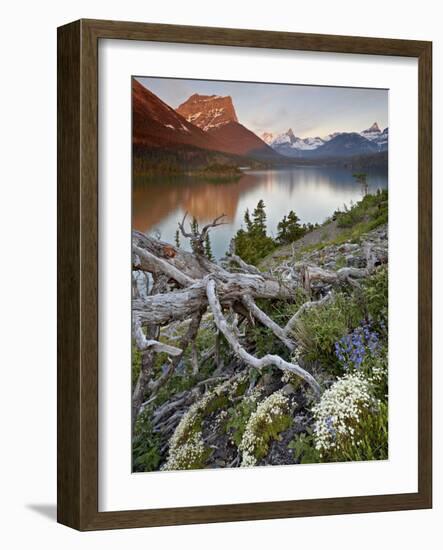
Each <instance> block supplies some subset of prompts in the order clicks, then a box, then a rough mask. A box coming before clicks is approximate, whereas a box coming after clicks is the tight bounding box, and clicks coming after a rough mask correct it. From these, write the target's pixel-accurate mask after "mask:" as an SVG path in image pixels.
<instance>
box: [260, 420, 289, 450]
mask: <svg viewBox="0 0 443 550" xmlns="http://www.w3.org/2000/svg"><path fill="white" fill-rule="evenodd" d="M291 424H292V418H291V416H290V415H289V414H276V415H275V416H274V417H273V419H272V422H268V421H264V422H263V423H262V424H261V429H258V430H257V432H256V435H257V441H256V444H255V458H256V459H257V460H260V459H261V458H263V457H265V456H266V455H267V454H268V450H269V445H270V443H271V442H272V441H273V440H278V439H279V438H280V434H281V432H284V431H285V430H287V429H288V428H289V427H290V426H291Z"/></svg>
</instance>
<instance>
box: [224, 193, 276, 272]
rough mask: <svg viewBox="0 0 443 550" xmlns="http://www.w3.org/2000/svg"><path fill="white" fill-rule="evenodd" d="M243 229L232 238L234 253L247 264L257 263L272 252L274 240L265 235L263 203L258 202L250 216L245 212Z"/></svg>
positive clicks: (274, 244) (274, 245)
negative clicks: (233, 240)
mask: <svg viewBox="0 0 443 550" xmlns="http://www.w3.org/2000/svg"><path fill="white" fill-rule="evenodd" d="M244 221H245V227H246V229H243V228H241V229H239V230H238V231H237V233H236V235H235V237H234V239H235V250H236V253H237V254H238V255H239V256H240V257H241V258H243V260H244V261H245V262H247V263H249V264H253V265H257V264H258V262H259V261H260V260H261V259H262V258H264V257H265V256H267V255H268V254H269V253H270V252H272V251H273V250H274V249H275V247H276V246H277V245H276V243H275V241H274V239H272V237H269V236H268V235H267V234H266V212H265V203H264V202H263V201H262V200H260V201H259V202H258V203H257V206H256V208H255V209H254V212H253V214H252V218H251V216H250V213H249V210H246V212H245V217H244Z"/></svg>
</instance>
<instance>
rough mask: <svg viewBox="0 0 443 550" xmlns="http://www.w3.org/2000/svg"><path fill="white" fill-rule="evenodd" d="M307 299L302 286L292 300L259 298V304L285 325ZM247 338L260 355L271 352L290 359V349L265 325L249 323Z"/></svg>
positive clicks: (272, 317) (263, 309) (255, 351)
mask: <svg viewBox="0 0 443 550" xmlns="http://www.w3.org/2000/svg"><path fill="white" fill-rule="evenodd" d="M307 299H308V298H307V294H306V292H305V291H304V290H303V289H302V288H297V290H296V293H295V295H294V299H293V300H292V301H287V300H258V301H257V305H258V307H260V309H261V310H262V311H264V312H265V313H266V314H267V315H268V316H269V317H270V318H271V319H272V320H273V321H275V322H276V323H277V324H278V325H280V326H285V325H286V323H287V322H288V321H289V319H290V318H291V317H292V316H293V315H294V313H296V312H297V311H298V309H299V308H300V306H301V305H302V304H303V303H304V302H306V300H307ZM246 339H247V341H248V344H249V346H250V348H251V349H253V350H254V353H255V354H256V355H257V356H258V357H263V355H266V354H267V353H271V354H276V355H280V357H282V358H284V359H288V360H289V351H288V349H287V348H286V346H285V345H284V344H283V343H282V342H281V340H279V339H278V338H277V337H276V336H275V335H274V333H273V332H272V331H270V330H269V329H268V328H266V327H264V326H263V325H260V324H256V325H250V324H248V325H247V326H246Z"/></svg>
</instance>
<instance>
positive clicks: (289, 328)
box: [283, 293, 333, 334]
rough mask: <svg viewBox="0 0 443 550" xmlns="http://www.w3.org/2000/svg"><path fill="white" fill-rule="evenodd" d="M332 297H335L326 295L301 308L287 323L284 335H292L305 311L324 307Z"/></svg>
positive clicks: (306, 303)
mask: <svg viewBox="0 0 443 550" xmlns="http://www.w3.org/2000/svg"><path fill="white" fill-rule="evenodd" d="M332 296H333V294H332V293H329V294H326V296H324V297H323V298H321V299H320V300H317V301H312V302H305V303H304V304H303V305H302V306H300V308H299V309H298V310H297V312H296V313H294V315H293V316H292V317H291V318H290V319H289V321H288V322H287V323H286V326H285V328H284V329H283V331H284V333H285V334H290V333H291V332H292V330H293V328H294V327H295V325H296V323H297V321H298V320H299V319H300V317H301V316H302V315H303V313H304V312H305V311H307V310H308V309H311V308H313V307H319V306H323V305H324V304H326V303H327V302H329V300H331V298H332Z"/></svg>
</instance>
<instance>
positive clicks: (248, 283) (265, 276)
mask: <svg viewBox="0 0 443 550" xmlns="http://www.w3.org/2000/svg"><path fill="white" fill-rule="evenodd" d="M222 218H223V216H220V217H218V218H216V219H215V220H214V221H213V222H212V223H210V224H207V225H205V226H204V227H203V228H202V229H201V231H198V230H196V229H195V228H194V229H192V230H191V231H187V230H186V228H185V221H186V216H185V218H184V219H183V221H182V222H181V223H180V224H179V227H180V230H181V232H182V234H183V235H184V236H185V237H187V238H189V239H190V240H191V245H192V249H193V252H187V251H185V250H182V249H180V248H178V247H174V246H172V245H170V244H168V243H165V242H162V241H160V240H158V239H155V238H152V237H149V236H147V235H144V234H143V233H140V232H137V231H134V233H133V267H134V270H137V271H141V272H144V273H146V274H149V275H148V277H151V276H152V278H153V280H154V284H153V287H152V289H151V294H150V295H141V294H140V293H137V292H134V296H135V299H134V300H133V318H134V339H135V342H136V345H137V347H138V349H140V350H142V351H143V353H144V355H143V365H144V367H143V369H142V372H141V373H140V377H139V381H138V382H137V385H136V390H135V392H134V397H135V400H134V402H133V405H134V404H135V409H134V408H133V410H135V411H139V410H140V408H141V398H144V399H146V397H148V401H149V400H150V399H151V397H152V395H153V393H152V392H154V395H155V391H156V390H157V389H158V387H160V385H161V384H162V383H164V381H165V380H167V378H168V377H169V376H170V375H171V374H172V373H173V372H174V369H175V367H176V366H177V365H178V363H179V362H180V360H182V358H183V354H184V352H185V350H186V349H187V348H188V347H189V346H193V349H194V350H195V347H194V341H195V338H196V336H197V331H198V327H199V323H200V320H201V316H202V315H203V313H204V312H205V311H206V310H207V308H208V306H209V307H210V310H211V311H212V313H213V315H214V320H215V322H216V325H217V327H218V329H219V332H220V333H222V334H223V336H224V337H225V338H226V340H227V341H228V343H229V345H230V347H231V349H232V351H233V352H234V354H235V355H236V356H237V357H240V358H241V359H242V361H244V362H245V363H246V364H247V365H249V366H251V367H254V368H258V369H260V368H263V367H264V366H267V365H273V366H276V367H277V368H280V369H281V370H288V371H291V372H293V373H295V374H297V375H299V376H301V377H302V378H303V379H304V380H305V381H306V382H308V383H309V384H310V386H311V387H312V388H313V390H314V393H315V395H316V396H318V395H319V392H320V388H319V386H318V384H317V382H316V381H315V379H314V378H313V377H312V376H311V375H310V374H309V373H308V372H307V371H305V370H304V369H303V368H301V367H300V366H299V365H297V364H292V363H288V362H287V361H284V360H283V359H282V358H280V357H278V356H277V355H267V356H265V357H263V358H261V359H258V358H256V357H254V356H253V355H251V354H249V353H248V352H247V351H246V350H245V349H244V348H243V346H242V345H241V343H240V341H241V335H240V333H239V331H238V330H237V329H236V325H235V322H236V320H237V319H242V320H243V321H244V322H246V323H247V322H248V320H250V319H251V318H252V317H253V318H254V319H255V320H256V321H258V322H259V323H261V324H262V325H263V326H265V327H267V328H268V329H269V330H270V331H272V333H273V334H274V335H275V336H276V337H277V338H279V339H280V340H281V341H282V342H283V343H284V344H285V345H286V347H287V348H288V349H289V350H291V351H293V350H294V349H296V345H297V344H296V341H295V340H294V337H293V336H292V335H291V332H292V329H293V327H294V326H295V324H296V323H297V321H298V319H299V318H300V316H301V315H302V314H303V312H305V311H306V310H308V309H310V308H312V307H320V306H322V305H323V304H325V303H326V302H327V301H328V300H330V299H331V296H332V294H331V293H329V294H328V295H326V296H325V297H323V298H321V299H320V300H312V301H308V302H306V303H305V304H303V305H302V306H301V307H300V309H299V310H298V311H297V312H296V314H295V315H294V316H293V317H292V318H291V319H290V320H289V321H288V323H287V324H286V326H285V327H280V326H279V325H278V324H277V323H275V322H274V321H273V320H272V319H271V318H270V317H269V316H268V315H267V314H266V313H265V312H264V311H263V310H262V309H261V308H259V307H258V306H257V304H256V300H260V299H269V300H293V299H294V295H295V293H296V291H297V289H298V288H300V287H301V286H302V287H304V288H305V290H306V291H307V292H308V294H309V295H311V291H312V289H313V288H316V289H317V291H318V289H319V288H320V289H321V288H322V287H324V286H326V287H328V286H342V285H344V284H349V283H350V284H353V285H358V282H357V281H358V280H360V279H362V278H364V277H367V276H368V275H370V274H371V273H372V272H373V270H374V269H375V267H376V265H377V263H380V258H378V257H377V254H376V253H374V250H373V249H372V244H371V243H369V242H368V243H364V246H363V250H364V254H365V259H366V268H364V269H362V268H355V267H344V268H342V269H339V270H337V271H329V270H327V269H324V268H321V267H318V266H310V265H305V264H300V263H297V262H294V258H293V259H292V261H291V262H289V264H288V265H287V266H283V268H284V269H283V271H282V269H277V270H275V272H271V273H262V272H260V271H259V270H258V269H257V268H256V267H255V266H251V265H249V264H247V263H246V262H244V260H243V259H242V258H240V257H239V256H237V255H236V254H235V249H234V247H233V246H232V247H231V250H230V254H228V256H227V260H226V262H225V263H224V265H223V266H222V265H218V264H217V263H215V262H212V261H210V260H209V259H208V258H207V257H206V256H205V255H204V242H205V239H206V237H207V235H208V232H209V231H210V230H211V229H212V228H214V227H217V226H218V225H220V224H222V223H223V222H222V221H221V220H222ZM233 264H235V268H234V269H235V270H232V271H231V270H230V269H229V267H228V266H229V265H231V266H232V265H233ZM211 289H212V290H211ZM217 304H218V306H217ZM223 310H229V311H230V312H231V317H232V318H233V321H232V325H231V324H230V323H229V322H228V321H227V319H226V317H225V316H224V314H223ZM189 319H191V323H190V326H189V327H188V332H187V334H186V335H185V337H184V338H183V339H182V340H181V341H180V342H179V343H178V346H177V347H176V346H171V345H165V344H162V343H161V342H159V341H158V336H159V327H164V326H167V325H168V324H169V323H171V322H182V321H185V320H189ZM194 321H195V323H194ZM189 331H190V332H189ZM218 342H219V338H218ZM164 351H166V353H168V354H169V355H170V356H171V358H170V363H169V366H168V368H167V369H166V370H165V371H164V373H163V375H162V376H161V377H160V378H159V379H158V380H154V379H152V376H151V375H152V373H151V375H150V374H149V365H150V364H152V363H153V360H154V357H155V354H156V353H157V352H164ZM219 351H220V350H219V346H218V345H217V344H216V345H215V346H214V348H213V349H211V350H210V353H209V355H208V357H212V356H213V355H214V354H215V356H216V357H219V358H220V353H219ZM193 356H194V361H193V363H194V367H195V369H196V365H197V362H196V360H195V353H194V354H193ZM205 357H206V356H204V357H203V359H202V358H200V361H201V362H202V361H204V360H205ZM219 366H220V369H219V370H218V371H217V372H221V370H222V369H223V365H222V361H221V359H220V361H219ZM137 392H138V393H137ZM146 393H148V396H146ZM149 394H150V395H149ZM151 402H152V401H151Z"/></svg>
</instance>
